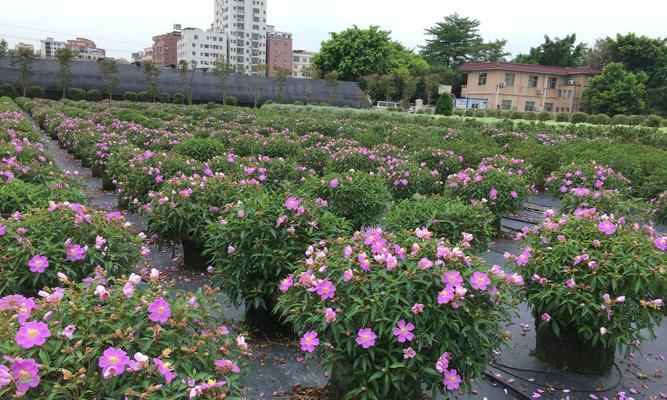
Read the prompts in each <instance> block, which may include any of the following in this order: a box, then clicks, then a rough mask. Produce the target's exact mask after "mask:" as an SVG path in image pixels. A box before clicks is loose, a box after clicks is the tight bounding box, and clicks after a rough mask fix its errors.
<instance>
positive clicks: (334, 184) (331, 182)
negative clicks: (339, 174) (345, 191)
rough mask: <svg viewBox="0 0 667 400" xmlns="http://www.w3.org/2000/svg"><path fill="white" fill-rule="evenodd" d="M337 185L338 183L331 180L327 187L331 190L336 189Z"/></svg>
mask: <svg viewBox="0 0 667 400" xmlns="http://www.w3.org/2000/svg"><path fill="white" fill-rule="evenodd" d="M339 184H340V181H339V180H338V179H336V178H333V179H332V180H330V181H329V186H331V188H332V189H335V188H337V187H338V185H339Z"/></svg>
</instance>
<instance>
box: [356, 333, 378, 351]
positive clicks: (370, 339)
mask: <svg viewBox="0 0 667 400" xmlns="http://www.w3.org/2000/svg"><path fill="white" fill-rule="evenodd" d="M375 339H377V335H376V334H375V332H373V330H372V329H371V328H361V329H359V332H357V344H358V345H360V346H361V347H363V348H364V349H367V348H369V347H373V345H375Z"/></svg>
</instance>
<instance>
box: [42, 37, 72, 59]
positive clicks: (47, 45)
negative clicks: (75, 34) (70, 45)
mask: <svg viewBox="0 0 667 400" xmlns="http://www.w3.org/2000/svg"><path fill="white" fill-rule="evenodd" d="M40 43H41V49H42V50H41V53H40V54H41V57H42V58H55V57H56V51H58V49H64V48H65V47H66V46H67V42H63V41H59V40H53V38H52V37H47V38H46V40H40Z"/></svg>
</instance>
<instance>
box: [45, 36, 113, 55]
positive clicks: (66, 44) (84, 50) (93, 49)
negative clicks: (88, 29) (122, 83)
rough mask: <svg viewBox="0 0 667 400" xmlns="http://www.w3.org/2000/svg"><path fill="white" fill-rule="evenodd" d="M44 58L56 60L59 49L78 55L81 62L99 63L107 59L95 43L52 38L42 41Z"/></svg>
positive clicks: (79, 39) (103, 51)
mask: <svg viewBox="0 0 667 400" xmlns="http://www.w3.org/2000/svg"><path fill="white" fill-rule="evenodd" d="M40 43H41V53H40V56H41V57H42V58H55V57H56V51H58V50H59V49H70V50H72V51H74V52H75V53H76V54H77V60H79V61H97V60H99V59H102V58H105V57H106V51H105V50H104V49H100V48H98V47H97V45H96V44H95V42H93V41H92V40H90V39H86V38H80V37H78V38H76V39H71V40H67V41H59V40H54V39H53V38H52V37H47V38H46V40H41V41H40Z"/></svg>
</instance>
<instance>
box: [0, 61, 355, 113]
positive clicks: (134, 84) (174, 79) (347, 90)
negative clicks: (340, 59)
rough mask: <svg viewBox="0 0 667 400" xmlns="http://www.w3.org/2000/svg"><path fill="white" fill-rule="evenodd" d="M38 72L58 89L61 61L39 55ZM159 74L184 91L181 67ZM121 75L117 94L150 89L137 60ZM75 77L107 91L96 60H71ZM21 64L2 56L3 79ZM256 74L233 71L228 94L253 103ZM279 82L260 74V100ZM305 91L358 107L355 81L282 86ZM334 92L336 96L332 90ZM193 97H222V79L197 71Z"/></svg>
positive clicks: (297, 93)
mask: <svg viewBox="0 0 667 400" xmlns="http://www.w3.org/2000/svg"><path fill="white" fill-rule="evenodd" d="M32 66H33V71H34V72H35V75H34V76H33V77H32V79H30V83H29V84H30V85H38V86H42V87H43V88H44V89H45V90H47V91H53V92H57V91H59V90H60V89H59V87H60V84H59V82H58V69H59V66H58V61H56V60H43V59H37V60H35V62H34V63H33V64H32ZM161 71H162V72H161V74H160V75H159V77H158V81H159V88H160V91H163V92H167V93H170V94H174V93H177V92H180V93H185V90H184V88H183V84H182V82H181V78H180V77H179V75H178V70H176V69H171V68H163V69H161ZM118 72H119V73H118V78H119V80H120V83H119V84H118V86H117V87H116V90H115V92H114V95H115V96H118V97H120V96H122V95H123V93H125V92H127V91H134V92H140V91H144V90H148V89H149V88H148V82H147V81H146V78H145V76H144V74H143V72H142V70H141V67H138V66H136V65H134V64H130V65H119V66H118ZM71 73H72V80H71V83H70V87H78V88H82V89H86V90H89V89H99V90H100V91H101V92H102V93H106V88H105V86H104V81H103V80H102V74H101V73H100V72H99V67H98V63H97V62H92V61H74V62H72V68H71ZM18 75H19V71H18V67H14V66H12V65H11V64H10V62H9V60H8V59H7V58H3V59H0V82H2V83H12V84H16V82H17V80H18ZM256 79H257V78H256V77H254V76H246V75H239V74H232V75H230V76H229V78H228V79H227V92H226V95H227V96H234V97H236V98H237V99H238V101H239V102H240V103H241V104H252V103H254V99H255V84H256ZM277 88H278V86H277V84H276V79H275V78H270V77H269V78H266V77H261V78H260V102H264V101H266V100H274V101H275V99H276V97H277V91H278V89H277ZM306 92H308V93H310V100H309V102H310V103H328V104H332V105H337V106H349V107H354V108H359V93H360V89H359V86H358V85H357V84H356V83H354V82H339V85H338V86H337V88H336V89H331V88H329V87H327V85H326V82H325V81H324V80H312V79H307V80H304V79H292V78H288V79H287V82H286V84H285V88H284V89H283V94H282V97H283V99H284V101H285V102H286V103H292V102H294V101H296V100H299V101H303V102H306ZM332 93H333V94H334V95H335V99H334V98H332V97H331V94H332ZM193 99H194V100H195V101H201V102H208V101H222V91H221V89H220V81H219V79H218V78H217V77H216V76H215V75H213V73H211V72H203V71H197V72H195V78H194V81H193Z"/></svg>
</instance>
